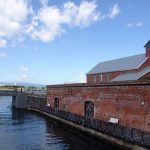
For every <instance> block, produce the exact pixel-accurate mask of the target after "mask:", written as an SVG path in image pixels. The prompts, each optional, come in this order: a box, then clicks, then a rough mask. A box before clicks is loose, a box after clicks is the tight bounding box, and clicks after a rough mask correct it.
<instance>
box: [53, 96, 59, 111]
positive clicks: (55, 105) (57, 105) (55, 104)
mask: <svg viewBox="0 0 150 150" xmlns="http://www.w3.org/2000/svg"><path fill="white" fill-rule="evenodd" d="M54 109H55V110H58V109H59V98H57V97H56V98H55V99H54Z"/></svg>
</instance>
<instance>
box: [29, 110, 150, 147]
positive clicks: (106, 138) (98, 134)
mask: <svg viewBox="0 0 150 150" xmlns="http://www.w3.org/2000/svg"><path fill="white" fill-rule="evenodd" d="M28 110H30V111H35V112H38V113H40V114H43V115H46V116H48V117H50V118H52V119H55V120H57V121H60V122H62V123H64V124H66V125H69V126H71V127H73V128H76V129H77V130H79V131H82V132H84V133H87V134H89V135H90V136H92V137H96V138H99V140H103V141H106V142H109V143H112V144H115V145H118V146H120V148H123V149H132V150H148V149H146V148H143V147H140V146H138V145H135V144H132V143H129V142H126V141H123V140H121V139H118V138H114V137H112V136H110V135H107V134H104V133H101V132H98V131H95V130H92V129H89V128H86V127H83V126H80V125H78V124H75V123H73V122H70V121H68V120H65V119H62V118H59V117H57V116H54V115H51V114H49V113H46V112H43V111H41V110H38V109H33V108H28Z"/></svg>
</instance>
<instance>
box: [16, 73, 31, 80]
mask: <svg viewBox="0 0 150 150" xmlns="http://www.w3.org/2000/svg"><path fill="white" fill-rule="evenodd" d="M29 79H30V78H29V77H28V75H27V74H22V75H21V76H20V77H18V78H17V79H16V81H28V80H29Z"/></svg>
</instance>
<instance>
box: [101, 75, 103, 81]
mask: <svg viewBox="0 0 150 150" xmlns="http://www.w3.org/2000/svg"><path fill="white" fill-rule="evenodd" d="M100 82H103V74H100Z"/></svg>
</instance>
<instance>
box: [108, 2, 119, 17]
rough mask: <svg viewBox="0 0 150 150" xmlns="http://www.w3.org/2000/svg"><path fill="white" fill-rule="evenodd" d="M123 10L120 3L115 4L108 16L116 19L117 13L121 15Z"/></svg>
mask: <svg viewBox="0 0 150 150" xmlns="http://www.w3.org/2000/svg"><path fill="white" fill-rule="evenodd" d="M120 12H121V10H120V8H119V6H118V4H115V5H114V6H113V7H112V8H111V9H110V12H109V14H108V17H109V18H110V19H114V18H115V17H116V16H117V15H119V13H120Z"/></svg>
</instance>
